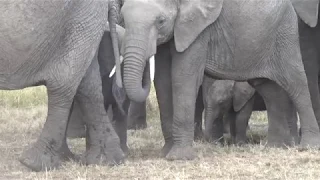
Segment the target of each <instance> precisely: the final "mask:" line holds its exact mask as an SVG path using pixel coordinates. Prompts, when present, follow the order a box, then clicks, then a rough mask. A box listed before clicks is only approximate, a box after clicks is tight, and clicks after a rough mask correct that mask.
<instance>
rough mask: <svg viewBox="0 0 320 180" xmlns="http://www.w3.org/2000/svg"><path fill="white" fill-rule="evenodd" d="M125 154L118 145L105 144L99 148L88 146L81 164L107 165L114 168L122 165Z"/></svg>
mask: <svg viewBox="0 0 320 180" xmlns="http://www.w3.org/2000/svg"><path fill="white" fill-rule="evenodd" d="M124 159H125V154H124V153H123V151H122V150H121V148H120V146H119V143H111V144H110V143H108V144H107V143H106V144H102V145H99V146H96V145H90V148H89V149H88V150H87V152H86V153H85V156H84V159H83V162H84V163H85V164H86V165H91V164H96V165H109V166H115V165H119V164H122V163H124Z"/></svg>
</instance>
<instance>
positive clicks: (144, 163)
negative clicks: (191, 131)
mask: <svg viewBox="0 0 320 180" xmlns="http://www.w3.org/2000/svg"><path fill="white" fill-rule="evenodd" d="M151 98H152V101H153V102H154V95H153V97H151ZM156 109H157V108H156V107H149V115H148V116H149V119H148V128H147V129H146V130H141V131H136V132H134V131H130V132H129V142H128V144H129V147H130V152H131V153H130V155H129V158H128V160H127V161H126V163H125V164H124V165H120V166H117V167H102V166H89V167H86V166H80V165H78V164H77V163H74V162H67V163H64V164H63V166H62V167H61V168H60V169H58V170H54V171H50V172H41V173H35V172H30V170H29V169H27V168H25V167H24V166H22V165H21V164H20V163H19V161H18V160H17V159H18V157H19V156H20V154H21V152H22V151H23V149H24V148H25V147H26V146H28V145H30V144H31V143H32V142H34V141H35V139H36V137H37V136H38V135H39V133H40V130H41V128H42V126H43V123H44V119H45V116H46V111H47V107H46V94H45V89H44V88H37V89H26V90H23V91H11V92H7V91H0V180H2V179H67V180H69V179H245V180H249V179H281V180H282V179H290V180H293V179H319V178H320V152H318V151H315V150H309V151H306V152H298V151H297V149H295V148H291V149H287V150H284V149H276V148H271V149H270V148H265V147H264V145H263V143H260V144H255V145H254V144H251V145H248V146H245V147H234V146H225V147H222V146H213V145H210V144H207V143H201V142H197V143H195V145H194V146H195V149H196V151H197V152H198V156H199V157H198V159H196V160H194V161H179V162H178V161H175V162H170V161H166V160H164V159H161V158H160V157H159V151H160V148H161V146H162V145H163V139H162V135H161V132H160V124H159V118H158V113H157V112H156V111H155V110H156ZM251 127H252V128H251V132H249V133H250V134H251V136H252V139H253V140H255V141H256V140H258V139H260V138H264V136H265V135H266V116H265V114H264V113H255V114H254V116H253V117H252V120H251ZM69 143H70V145H71V148H72V149H73V150H74V151H75V152H77V153H81V152H83V151H84V141H83V140H79V139H78V140H70V141H69Z"/></svg>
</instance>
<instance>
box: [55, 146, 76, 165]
mask: <svg viewBox="0 0 320 180" xmlns="http://www.w3.org/2000/svg"><path fill="white" fill-rule="evenodd" d="M59 154H60V156H61V160H63V161H70V160H72V161H76V162H79V161H80V156H78V155H75V154H74V153H72V152H71V150H70V149H69V147H68V145H67V143H63V144H62V147H61V148H60V149H59Z"/></svg>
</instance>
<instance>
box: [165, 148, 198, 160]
mask: <svg viewBox="0 0 320 180" xmlns="http://www.w3.org/2000/svg"><path fill="white" fill-rule="evenodd" d="M196 157H197V155H196V152H195V151H194V149H193V148H192V146H177V145H174V146H173V147H172V148H171V150H170V151H169V153H168V154H167V156H166V159H167V160H169V161H174V160H194V159H195V158H196Z"/></svg>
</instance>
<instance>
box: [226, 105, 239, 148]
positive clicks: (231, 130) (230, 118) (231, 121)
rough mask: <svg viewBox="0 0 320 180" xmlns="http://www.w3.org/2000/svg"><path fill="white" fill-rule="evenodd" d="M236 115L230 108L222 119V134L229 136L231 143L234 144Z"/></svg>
mask: <svg viewBox="0 0 320 180" xmlns="http://www.w3.org/2000/svg"><path fill="white" fill-rule="evenodd" d="M236 115H237V113H236V112H234V110H233V108H230V109H229V111H228V112H227V113H226V114H225V115H224V117H223V125H224V133H226V134H230V137H231V143H233V144H235V143H236Z"/></svg>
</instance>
